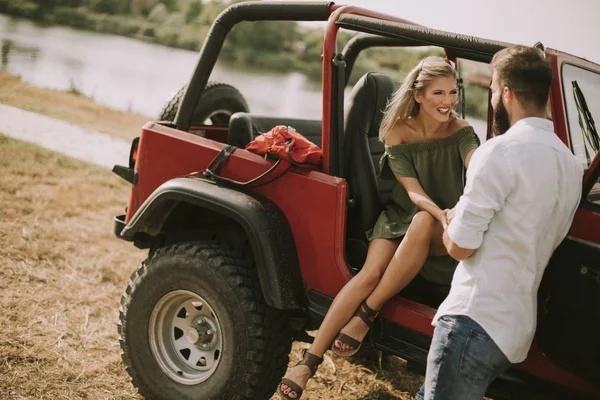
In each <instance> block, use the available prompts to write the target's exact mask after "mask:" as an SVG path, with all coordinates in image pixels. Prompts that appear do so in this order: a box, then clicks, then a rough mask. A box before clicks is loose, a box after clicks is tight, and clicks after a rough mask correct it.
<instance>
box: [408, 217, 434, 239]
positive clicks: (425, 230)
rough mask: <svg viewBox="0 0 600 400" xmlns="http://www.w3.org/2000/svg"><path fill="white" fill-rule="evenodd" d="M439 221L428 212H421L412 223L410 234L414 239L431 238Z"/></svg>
mask: <svg viewBox="0 0 600 400" xmlns="http://www.w3.org/2000/svg"><path fill="white" fill-rule="evenodd" d="M436 223H437V220H436V219H435V218H434V217H433V216H432V215H431V214H429V213H428V212H427V211H419V212H418V213H417V214H415V216H414V217H413V219H412V222H411V223H410V227H409V232H407V235H408V234H410V235H411V236H414V237H421V238H424V239H427V238H431V235H432V233H433V231H434V228H435V224H436Z"/></svg>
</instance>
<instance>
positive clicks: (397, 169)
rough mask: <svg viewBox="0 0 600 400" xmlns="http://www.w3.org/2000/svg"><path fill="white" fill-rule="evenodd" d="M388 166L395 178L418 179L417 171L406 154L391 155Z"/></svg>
mask: <svg viewBox="0 0 600 400" xmlns="http://www.w3.org/2000/svg"><path fill="white" fill-rule="evenodd" d="M388 164H389V166H390V169H391V170H392V172H393V173H394V175H395V176H397V177H400V178H416V177H417V171H416V170H415V166H414V165H413V163H412V161H411V160H410V159H409V158H408V157H407V156H406V154H390V155H389V157H388Z"/></svg>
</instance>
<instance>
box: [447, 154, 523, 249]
mask: <svg viewBox="0 0 600 400" xmlns="http://www.w3.org/2000/svg"><path fill="white" fill-rule="evenodd" d="M511 167H512V163H511V162H510V160H509V157H508V154H507V152H506V151H505V149H504V148H503V147H501V146H482V147H481V148H480V149H479V150H477V151H476V152H475V153H474V155H473V157H472V159H471V164H470V167H469V169H468V170H467V184H466V186H465V190H464V193H463V195H462V196H461V198H460V200H459V201H458V203H457V204H456V207H455V209H454V212H455V213H454V219H453V220H452V222H451V223H450V226H449V227H448V236H449V237H450V239H451V240H452V241H453V242H454V243H455V244H456V245H458V246H460V247H462V248H464V249H478V248H479V247H480V246H481V243H482V242H483V234H484V233H485V231H487V229H488V226H489V224H490V222H491V220H492V218H493V217H494V214H495V213H496V212H497V211H498V210H500V209H501V208H502V206H503V205H504V202H505V201H506V198H507V197H508V196H509V195H510V193H511V191H512V190H513V186H514V182H515V178H514V174H513V171H512V170H511Z"/></svg>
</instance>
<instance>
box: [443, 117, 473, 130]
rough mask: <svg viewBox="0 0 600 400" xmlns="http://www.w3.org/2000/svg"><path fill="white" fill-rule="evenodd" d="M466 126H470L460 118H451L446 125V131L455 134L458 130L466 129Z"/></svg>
mask: <svg viewBox="0 0 600 400" xmlns="http://www.w3.org/2000/svg"><path fill="white" fill-rule="evenodd" d="M467 126H471V124H469V123H468V122H467V121H465V120H464V119H462V118H458V117H456V118H453V119H452V120H451V121H450V124H449V125H448V130H449V131H450V132H456V131H458V130H460V129H463V128H466V127H467Z"/></svg>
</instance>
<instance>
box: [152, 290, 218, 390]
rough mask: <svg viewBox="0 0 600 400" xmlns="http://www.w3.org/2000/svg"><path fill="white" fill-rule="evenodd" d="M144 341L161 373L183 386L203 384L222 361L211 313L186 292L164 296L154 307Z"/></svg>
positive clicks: (214, 320) (214, 317)
mask: <svg viewBox="0 0 600 400" xmlns="http://www.w3.org/2000/svg"><path fill="white" fill-rule="evenodd" d="M148 337H149V342H150V348H151V350H152V355H153V356H154V358H155V360H156V361H157V363H158V365H159V367H160V368H161V370H162V371H163V372H164V373H165V374H166V375H167V376H168V377H169V378H170V379H172V380H173V381H175V382H178V383H181V384H183V385H197V384H199V383H202V382H204V381H206V380H207V379H208V378H210V377H211V376H212V375H213V374H214V373H215V371H216V370H217V367H218V365H219V361H220V359H221V357H222V350H223V349H222V346H223V338H222V331H221V326H220V324H219V320H218V319H217V316H216V314H215V312H214V310H213V309H212V307H211V306H210V305H209V304H208V303H207V302H206V300H204V299H203V298H202V297H201V296H200V295H198V294H196V293H193V292H190V291H187V290H175V291H173V292H170V293H167V294H166V295H164V296H163V297H162V298H161V299H160V300H159V301H158V302H157V303H156V305H155V306H154V309H153V310H152V314H151V316H150V323H149V326H148Z"/></svg>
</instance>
